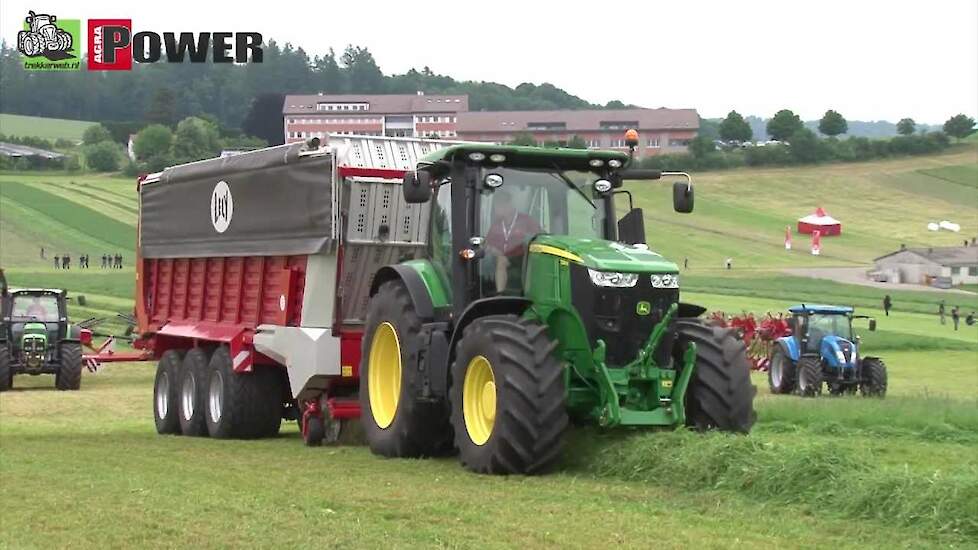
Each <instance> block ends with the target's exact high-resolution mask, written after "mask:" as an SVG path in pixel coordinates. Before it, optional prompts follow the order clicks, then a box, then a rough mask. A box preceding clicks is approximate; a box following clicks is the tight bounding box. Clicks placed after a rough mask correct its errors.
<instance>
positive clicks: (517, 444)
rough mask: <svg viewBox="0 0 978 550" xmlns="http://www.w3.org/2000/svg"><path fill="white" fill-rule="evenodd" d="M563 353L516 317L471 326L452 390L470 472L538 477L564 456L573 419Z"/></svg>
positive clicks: (458, 437) (539, 329)
mask: <svg viewBox="0 0 978 550" xmlns="http://www.w3.org/2000/svg"><path fill="white" fill-rule="evenodd" d="M556 348H557V343H556V342H555V341H553V340H551V339H550V337H549V336H548V335H547V329H546V327H544V326H543V325H540V324H539V323H537V322H535V321H530V320H527V319H521V318H519V317H517V316H515V315H492V316H488V317H483V318H481V319H477V320H475V321H473V322H472V324H470V325H469V326H468V327H466V328H465V332H464V333H463V335H462V339H461V340H460V341H459V343H458V347H457V348H456V351H455V361H454V362H453V364H452V386H451V390H450V392H449V395H450V397H451V399H450V400H451V404H452V414H451V419H452V427H453V428H454V431H455V446H456V447H457V448H458V450H459V459H460V460H461V462H462V465H463V466H465V467H466V468H468V469H469V470H472V471H474V472H479V473H484V474H536V473H540V472H543V471H546V470H547V469H548V468H550V467H551V466H553V464H554V463H555V462H556V461H557V459H558V458H560V452H561V450H562V448H563V443H564V441H563V439H564V438H563V436H564V432H565V431H566V429H567V425H568V418H567V406H566V403H565V398H566V388H565V387H564V367H563V364H562V363H561V362H560V361H559V360H558V359H557V358H556V357H555V356H554V353H553V352H554V350H555V349H556ZM480 365H482V366H480ZM486 369H488V373H489V375H488V377H486V376H485V372H486ZM480 371H481V373H482V374H483V376H481V377H480ZM470 377H471V379H470ZM490 392H491V393H490ZM484 407H488V408H491V412H488V413H487V412H485V411H486V410H487V409H485V408H484ZM480 419H481V420H480ZM480 422H481V425H480ZM470 426H471V427H472V429H471V430H470Z"/></svg>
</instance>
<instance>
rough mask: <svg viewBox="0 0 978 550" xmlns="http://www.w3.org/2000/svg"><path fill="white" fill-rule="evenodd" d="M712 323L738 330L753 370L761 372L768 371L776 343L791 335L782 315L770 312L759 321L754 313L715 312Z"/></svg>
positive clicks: (711, 319)
mask: <svg viewBox="0 0 978 550" xmlns="http://www.w3.org/2000/svg"><path fill="white" fill-rule="evenodd" d="M710 322H711V323H713V324H714V325H716V326H720V327H729V328H733V329H736V331H737V334H738V335H739V336H740V338H741V340H743V341H744V345H745V346H747V359H748V360H749V361H750V362H751V368H752V369H754V370H759V371H767V368H768V362H769V361H770V358H771V346H772V345H773V344H774V342H775V341H776V340H777V339H778V338H781V337H782V336H788V335H790V334H791V328H790V327H789V326H788V320H787V319H786V318H785V317H784V315H783V314H782V313H778V314H777V315H776V316H775V315H773V314H771V313H770V312H768V313H766V314H765V315H764V316H763V317H761V318H760V319H758V317H755V316H754V314H753V313H746V312H744V313H741V314H740V315H727V314H726V313H724V312H722V311H714V312H713V313H711V314H710Z"/></svg>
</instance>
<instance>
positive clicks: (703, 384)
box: [676, 319, 757, 433]
mask: <svg viewBox="0 0 978 550" xmlns="http://www.w3.org/2000/svg"><path fill="white" fill-rule="evenodd" d="M677 330H678V334H677V339H676V343H677V347H676V354H677V358H680V357H681V356H682V353H684V352H685V350H686V349H688V344H689V343H690V342H692V343H695V344H696V368H695V370H694V371H693V376H692V378H691V379H690V381H689V387H688V388H687V390H686V424H687V425H689V426H692V427H695V428H697V429H700V430H707V429H719V430H723V431H730V432H741V433H747V432H749V431H750V429H751V427H752V426H753V425H754V421H755V420H757V413H755V412H754V396H755V395H756V394H757V388H756V387H755V386H754V385H753V384H751V380H750V364H749V363H748V362H747V350H746V348H745V347H744V342H743V341H742V340H740V339H739V338H737V334H736V333H735V332H734V331H733V330H731V329H728V328H722V327H714V326H710V325H707V324H705V323H704V322H703V321H700V320H698V319H683V320H680V321H679V322H678V323H677Z"/></svg>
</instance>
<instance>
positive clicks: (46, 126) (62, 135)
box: [0, 114, 95, 141]
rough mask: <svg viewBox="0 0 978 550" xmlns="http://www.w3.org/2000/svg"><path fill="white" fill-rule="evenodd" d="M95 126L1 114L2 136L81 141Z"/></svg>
mask: <svg viewBox="0 0 978 550" xmlns="http://www.w3.org/2000/svg"><path fill="white" fill-rule="evenodd" d="M93 124H95V123H94V122H88V121H85V120H68V119H64V118H46V117H36V116H24V115H9V114H0V134H4V135H8V136H18V137H39V138H44V139H50V140H52V141H53V140H56V139H69V140H71V141H81V138H82V134H83V133H85V129H86V128H88V127H89V126H92V125H93Z"/></svg>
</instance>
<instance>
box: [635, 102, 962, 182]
mask: <svg viewBox="0 0 978 550" xmlns="http://www.w3.org/2000/svg"><path fill="white" fill-rule="evenodd" d="M848 128H849V126H848V122H847V121H846V119H845V117H843V116H842V114H841V113H839V112H837V111H835V110H832V109H830V110H828V111H826V112H825V114H824V115H823V116H822V118H821V119H820V120H819V121H818V134H816V133H815V132H814V131H812V130H811V129H809V128H807V127H806V126H805V123H804V122H802V120H801V117H799V116H798V115H797V114H795V113H794V112H792V111H791V110H790V109H782V110H780V111H778V112H777V113H775V114H774V116H773V117H771V118H770V119H769V120H768V121H767V126H766V132H767V134H768V135H769V136H770V138H771V139H772V140H774V142H773V143H757V144H755V143H753V142H752V140H753V137H754V136H753V129H752V128H751V125H750V124H749V123H748V121H747V120H746V119H745V118H744V117H743V116H742V115H741V114H740V113H738V112H737V111H730V113H728V114H727V116H726V117H724V118H723V119H722V120H721V121H719V122H718V123H717V122H712V121H701V125H700V130H699V133H698V135H697V136H696V138H694V139H693V140H692V141H691V142H690V144H689V153H685V154H673V155H659V156H653V157H646V158H645V159H643V161H642V165H643V166H644V167H646V168H658V169H663V170H711V169H726V168H736V167H739V166H785V165H790V164H810V163H817V162H829V161H863V160H873V159H880V158H886V157H891V156H902V155H921V154H929V153H936V152H938V151H941V150H944V149H946V148H948V147H949V146H950V145H951V143H952V138H954V139H958V140H961V139H964V138H966V137H967V136H969V135H971V134H972V133H974V132H975V120H974V119H973V118H971V117H969V116H967V115H964V114H958V115H955V116H953V117H951V118H949V119H948V120H947V121H946V122H945V123H944V125H943V126H942V128H941V130H940V131H927V130H926V129H921V131H918V128H917V124H916V122H914V120H913V119H911V118H904V119H902V120H900V122H898V123H897V132H898V134H899V135H897V136H895V137H892V138H890V139H868V138H865V137H848V138H847V139H839V138H840V136H843V135H844V134H846V133H847V132H848Z"/></svg>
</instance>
